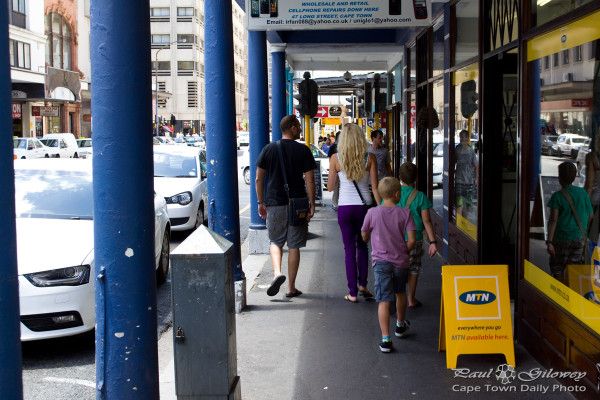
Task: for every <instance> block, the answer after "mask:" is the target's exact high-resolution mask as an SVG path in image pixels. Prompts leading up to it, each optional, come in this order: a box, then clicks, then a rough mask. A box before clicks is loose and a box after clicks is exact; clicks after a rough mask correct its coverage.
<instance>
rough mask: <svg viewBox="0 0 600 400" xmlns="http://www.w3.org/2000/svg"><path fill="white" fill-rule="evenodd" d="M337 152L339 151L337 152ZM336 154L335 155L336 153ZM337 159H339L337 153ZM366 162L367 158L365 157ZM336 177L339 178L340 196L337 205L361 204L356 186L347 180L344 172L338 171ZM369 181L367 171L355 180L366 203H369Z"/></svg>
mask: <svg viewBox="0 0 600 400" xmlns="http://www.w3.org/2000/svg"><path fill="white" fill-rule="evenodd" d="M338 154H339V153H338ZM338 154H336V155H338ZM338 160H340V158H339V155H338ZM367 162H368V159H367ZM341 166H342V162H341V160H340V167H341ZM338 178H339V180H340V197H339V200H338V206H358V205H362V204H363V202H362V200H361V199H360V196H359V195H358V192H357V191H356V186H354V183H352V181H350V180H348V178H347V177H346V173H344V172H343V171H339V172H338ZM369 183H370V177H369V173H368V172H367V171H365V173H364V175H363V177H362V178H361V179H360V180H359V181H357V182H356V184H357V185H358V188H359V189H360V193H361V194H362V197H363V199H365V202H366V203H367V204H371V202H372V200H371V192H370V191H369Z"/></svg>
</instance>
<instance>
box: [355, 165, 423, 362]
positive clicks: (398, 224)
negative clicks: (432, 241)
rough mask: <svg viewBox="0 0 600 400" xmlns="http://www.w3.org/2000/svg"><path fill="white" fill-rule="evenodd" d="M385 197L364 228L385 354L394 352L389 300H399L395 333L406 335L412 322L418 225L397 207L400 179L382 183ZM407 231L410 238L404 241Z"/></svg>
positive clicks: (403, 209) (401, 335) (370, 213)
mask: <svg viewBox="0 0 600 400" xmlns="http://www.w3.org/2000/svg"><path fill="white" fill-rule="evenodd" d="M378 187H379V193H380V194H381V197H383V204H382V205H381V207H374V208H371V209H370V210H369V211H368V212H367V215H366V216H365V220H364V222H363V226H362V229H361V232H362V238H363V240H364V241H365V242H368V241H369V239H370V238H371V236H372V237H373V241H372V243H371V247H372V252H371V258H372V260H373V270H374V272H375V300H377V302H378V303H379V307H378V308H379V309H378V316H379V327H380V328H381V336H382V342H381V343H380V344H379V349H380V350H381V351H382V352H383V353H389V352H390V351H392V340H391V339H390V302H392V301H394V300H395V301H396V315H397V316H398V319H397V321H396V336H398V337H403V336H404V335H406V333H407V332H408V327H409V325H410V323H409V322H408V321H406V320H404V317H405V316H406V283H407V282H408V274H409V272H410V263H409V260H410V258H409V253H410V251H411V250H412V248H413V247H414V246H415V243H416V237H415V231H416V230H417V226H416V225H415V221H414V219H413V217H412V215H411V213H410V210H408V209H406V208H403V207H398V206H397V205H396V203H398V202H399V201H400V193H401V190H402V189H401V187H400V181H399V180H398V179H396V178H392V177H386V178H383V179H382V180H381V181H380V182H379V186H378ZM405 233H406V235H407V237H408V241H405V240H404V234H405Z"/></svg>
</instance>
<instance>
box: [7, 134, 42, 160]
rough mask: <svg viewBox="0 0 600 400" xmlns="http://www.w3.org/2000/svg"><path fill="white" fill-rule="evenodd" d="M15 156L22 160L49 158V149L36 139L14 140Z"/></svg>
mask: <svg viewBox="0 0 600 400" xmlns="http://www.w3.org/2000/svg"><path fill="white" fill-rule="evenodd" d="M13 154H14V157H15V160H16V159H20V158H48V157H49V156H48V149H46V146H44V144H43V143H42V142H40V141H39V140H38V139H36V138H13Z"/></svg>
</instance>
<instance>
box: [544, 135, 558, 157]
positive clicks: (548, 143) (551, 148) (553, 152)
mask: <svg viewBox="0 0 600 400" xmlns="http://www.w3.org/2000/svg"><path fill="white" fill-rule="evenodd" d="M557 140H558V136H556V135H542V143H541V147H542V150H541V152H542V154H544V155H548V156H560V155H561V151H560V147H558V144H557V143H556V141H557Z"/></svg>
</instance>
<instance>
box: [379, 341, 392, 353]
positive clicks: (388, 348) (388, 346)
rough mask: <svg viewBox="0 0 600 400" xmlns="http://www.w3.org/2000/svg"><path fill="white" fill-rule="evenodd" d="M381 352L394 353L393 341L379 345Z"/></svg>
mask: <svg viewBox="0 0 600 400" xmlns="http://www.w3.org/2000/svg"><path fill="white" fill-rule="evenodd" d="M379 350H381V352H382V353H389V352H390V351H392V341H391V340H390V341H389V342H381V343H379Z"/></svg>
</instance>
